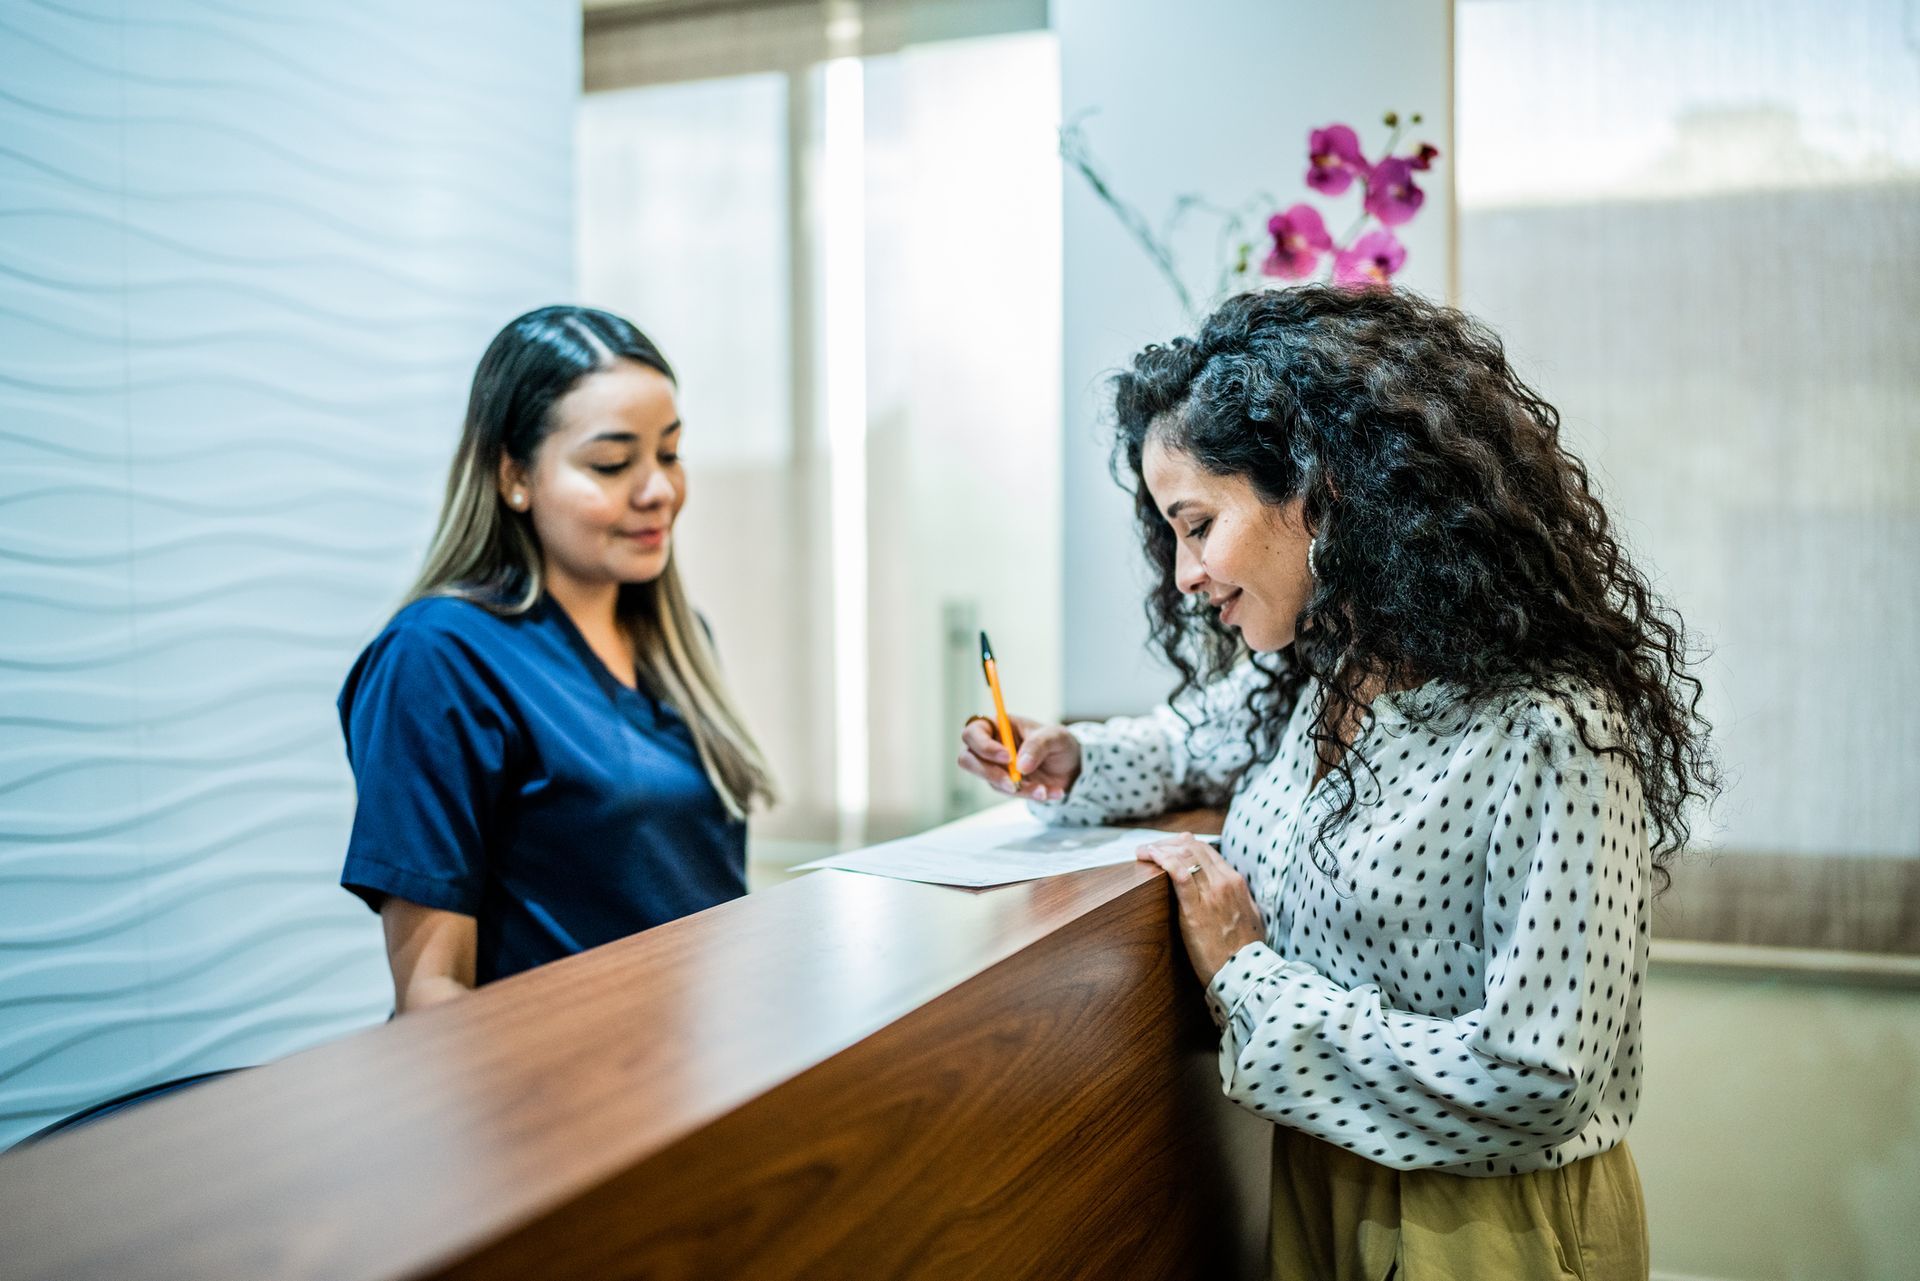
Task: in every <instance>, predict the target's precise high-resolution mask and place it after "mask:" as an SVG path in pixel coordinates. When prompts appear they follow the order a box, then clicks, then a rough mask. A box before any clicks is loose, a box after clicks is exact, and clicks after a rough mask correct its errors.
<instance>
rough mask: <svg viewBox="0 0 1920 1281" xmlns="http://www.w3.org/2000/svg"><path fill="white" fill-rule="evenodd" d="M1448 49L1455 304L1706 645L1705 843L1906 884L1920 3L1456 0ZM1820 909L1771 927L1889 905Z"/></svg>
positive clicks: (1858, 881)
mask: <svg viewBox="0 0 1920 1281" xmlns="http://www.w3.org/2000/svg"><path fill="white" fill-rule="evenodd" d="M1456 38H1457V59H1458V60H1457V74H1458V88H1457V92H1458V102H1457V111H1458V116H1457V121H1458V134H1457V137H1458V152H1459V155H1458V164H1459V198H1460V211H1459V212H1460V222H1459V226H1460V282H1461V302H1462V305H1464V306H1465V307H1467V308H1468V309H1469V310H1471V311H1473V312H1475V313H1477V314H1479V315H1480V316H1482V317H1483V318H1485V319H1486V320H1488V321H1489V322H1491V323H1492V324H1493V325H1494V326H1495V327H1496V328H1498V329H1499V330H1500V331H1501V332H1502V333H1503V334H1504V335H1505V336H1506V338H1507V340H1508V343H1509V346H1510V348H1511V350H1512V353H1513V355H1514V356H1515V358H1516V361H1517V363H1518V365H1519V367H1520V369H1521V371H1522V374H1523V376H1525V377H1527V378H1529V379H1530V380H1532V381H1533V382H1534V383H1535V384H1536V385H1537V386H1538V387H1540V388H1541V389H1542V390H1543V391H1544V393H1545V394H1546V396H1547V397H1548V399H1549V400H1551V401H1553V402H1554V403H1555V404H1557V405H1558V406H1559V407H1560V408H1561V410H1562V411H1563V412H1564V413H1565V415H1566V420H1567V429H1568V435H1569V437H1570V438H1571V440H1572V441H1573V443H1574V445H1575V447H1576V448H1577V449H1578V450H1579V451H1580V452H1581V453H1582V454H1583V455H1584V456H1585V457H1587V458H1588V459H1589V460H1591V461H1592V462H1593V463H1594V464H1596V466H1597V469H1598V472H1599V474H1600V476H1601V478H1602V480H1603V483H1604V484H1605V485H1606V488H1607V492H1608V496H1609V498H1610V501H1611V506H1612V509H1613V511H1614V512H1615V514H1616V516H1617V517H1618V519H1619V520H1620V523H1621V525H1622V527H1623V529H1624V530H1625V532H1626V534H1627V536H1628V538H1629V540H1630V541H1631V544H1632V546H1633V549H1634V551H1635V554H1636V556H1637V557H1638V558H1639V560H1640V562H1641V563H1642V565H1643V566H1645V567H1647V568H1648V569H1650V570H1651V571H1653V573H1654V574H1655V576H1656V578H1657V580H1658V581H1659V582H1660V583H1661V585H1662V586H1663V588H1664V589H1665V591H1666V593H1667V594H1668V596H1669V598H1670V599H1671V601H1672V602H1673V603H1674V604H1675V605H1676V606H1677V607H1678V608H1679V609H1680V611H1681V612H1682V613H1683V614H1684V616H1685V617H1686V619H1687V621H1688V623H1689V624H1690V626H1691V628H1692V629H1693V631H1694V633H1695V635H1696V637H1697V638H1698V639H1699V640H1700V641H1701V642H1702V643H1703V644H1704V645H1706V646H1709V647H1710V648H1711V654H1710V656H1708V657H1707V658H1706V659H1705V661H1704V663H1703V665H1702V668H1701V670H1702V673H1703V675H1704V678H1705V679H1706V681H1707V683H1708V701H1707V705H1708V710H1709V713H1710V715H1711V716H1712V719H1713V720H1714V722H1715V725H1716V729H1717V740H1718V743H1719V748H1720V751H1721V754H1722V756H1723V759H1724V761H1725V764H1726V766H1727V770H1728V774H1729V779H1730V783H1731V786H1730V788H1729V790H1728V792H1727V795H1726V797H1725V799H1724V801H1723V803H1722V804H1721V806H1720V807H1719V809H1718V811H1717V813H1716V814H1715V815H1714V819H1713V821H1712V822H1711V823H1702V824H1700V825H1699V828H1698V830H1699V832H1700V833H1701V834H1703V835H1705V836H1706V837H1708V841H1709V843H1711V844H1712V845H1714V846H1716V847H1717V848H1719V849H1721V850H1723V851H1725V852H1726V854H1727V855H1728V857H1727V858H1725V859H1722V860H1720V863H1721V864H1722V865H1726V866H1729V867H1731V868H1733V875H1735V876H1737V875H1738V874H1740V873H1741V870H1742V867H1744V868H1745V869H1746V870H1747V871H1751V870H1752V869H1754V868H1757V867H1760V866H1762V865H1763V863H1764V865H1765V866H1766V867H1768V868H1769V869H1771V870H1770V871H1769V873H1768V874H1769V876H1772V877H1774V878H1775V880H1776V883H1777V885H1778V886H1779V888H1780V889H1782V890H1783V891H1784V890H1786V889H1788V888H1790V887H1791V886H1793V885H1799V886H1802V887H1803V888H1810V887H1817V886H1818V885H1820V884H1821V883H1822V882H1821V881H1820V879H1819V877H1820V872H1819V870H1818V868H1817V867H1815V866H1814V865H1812V864H1808V863H1805V862H1801V863H1800V864H1799V868H1800V870H1799V871H1798V872H1795V873H1793V874H1791V875H1788V874H1786V873H1783V872H1782V871H1781V869H1782V868H1783V867H1787V866H1788V864H1787V863H1783V862H1782V861H1781V860H1790V861H1791V860H1811V859H1817V860H1822V861H1823V864H1824V866H1826V867H1827V868H1828V869H1829V870H1831V869H1833V868H1840V867H1846V868H1848V869H1851V870H1850V871H1849V872H1848V873H1847V877H1848V879H1849V884H1851V885H1852V886H1853V887H1854V889H1853V891H1852V894H1853V898H1854V899H1855V900H1863V899H1864V898H1871V897H1872V896H1873V895H1875V894H1883V893H1885V892H1887V891H1888V890H1889V889H1892V888H1897V887H1900V886H1906V885H1911V884H1912V875H1911V872H1910V870H1903V869H1910V867H1911V861H1912V860H1914V859H1916V858H1917V857H1920V804H1917V803H1916V793H1920V717H1917V716H1916V705H1920V412H1916V409H1915V404H1916V394H1917V393H1920V350H1917V348H1920V343H1916V340H1915V332H1914V325H1915V320H1916V302H1917V301H1920V16H1917V15H1916V9H1915V6H1914V5H1913V4H1911V3H1903V2H1902V0H1851V2H1850V3H1847V4H1833V3H1830V2H1828V0H1691V2H1690V3H1687V4H1672V3H1664V2H1659V0H1526V2H1522V3H1498V2H1493V0H1463V2H1462V3H1461V4H1460V5H1459V7H1458V11H1457V32H1456ZM1863 869H1864V870H1863ZM1782 876H1784V877H1785V879H1784V880H1782V879H1779V878H1780V877H1782ZM1727 879H1728V878H1727V877H1726V876H1723V877H1722V880H1723V881H1726V880H1727ZM1831 882H1832V875H1828V876H1827V884H1828V886H1829V888H1831ZM1728 883H1731V882H1730V881H1729V882H1728ZM1708 892H1709V891H1707V890H1702V891H1701V892H1700V893H1701V894H1706V893H1708ZM1813 897H1814V901H1803V902H1801V903H1799V904H1797V905H1788V906H1786V907H1785V908H1784V909H1783V910H1781V912H1780V915H1781V917H1782V919H1786V918H1787V917H1789V916H1791V915H1793V914H1794V913H1796V912H1797V913H1799V914H1800V915H1801V916H1802V917H1804V916H1805V914H1806V913H1808V912H1819V911H1828V912H1839V913H1842V914H1843V915H1844V914H1846V913H1853V914H1855V916H1856V919H1857V921H1858V922H1864V921H1865V919H1866V917H1867V916H1873V915H1875V913H1876V911H1877V909H1876V908H1875V906H1874V905H1873V904H1871V903H1868V902H1865V901H1854V902H1852V903H1851V904H1849V903H1846V902H1840V901H1837V900H1834V899H1833V898H1832V896H1830V895H1829V896H1826V897H1822V896H1821V895H1818V894H1816V895H1814V896H1813ZM1842 897H1844V896H1842ZM1687 906H1688V908H1689V910H1691V911H1694V913H1695V915H1696V916H1698V915H1699V914H1700V912H1701V911H1704V910H1706V907H1707V906H1709V905H1703V904H1701V903H1699V902H1695V903H1693V904H1689V905H1687ZM1750 906H1751V905H1750ZM1881 906H1884V905H1881ZM1708 914H1709V915H1710V914H1711V913H1710V912H1709V913H1708ZM1876 919H1878V920H1880V921H1881V924H1882V925H1885V924H1886V923H1887V919H1888V918H1887V914H1886V913H1885V912H1884V911H1879V912H1878V915H1877V917H1876ZM1803 923H1804V922H1803ZM1833 926H1834V923H1833V922H1828V923H1827V926H1826V927H1822V929H1821V930H1820V931H1818V932H1817V933H1818V937H1819V939H1820V941H1823V942H1826V943H1829V944H1838V945H1842V946H1847V945H1855V946H1875V947H1881V946H1889V947H1896V948H1903V949H1909V950H1910V949H1912V948H1913V947H1914V940H1913V933H1914V930H1913V926H1912V923H1911V922H1907V923H1906V924H1905V925H1904V926H1896V927H1894V928H1893V930H1892V933H1891V934H1889V933H1888V932H1887V930H1885V929H1880V930H1879V933H1878V936H1877V937H1876V938H1873V939H1867V938H1865V937H1864V936H1863V935H1862V934H1861V932H1860V930H1858V929H1855V930H1853V931H1852V934H1851V935H1850V934H1849V928H1847V927H1845V922H1841V923H1840V927H1837V928H1829V927H1833ZM1869 932H1872V931H1869ZM1762 933H1763V934H1764V933H1765V932H1764V931H1762ZM1739 935H1740V932H1739V931H1738V930H1735V931H1734V932H1733V935H1732V936H1736V937H1737V936H1739ZM1902 940H1904V942H1902ZM1749 941H1756V942H1778V941H1788V940H1785V939H1782V938H1768V937H1751V936H1750V937H1749Z"/></svg>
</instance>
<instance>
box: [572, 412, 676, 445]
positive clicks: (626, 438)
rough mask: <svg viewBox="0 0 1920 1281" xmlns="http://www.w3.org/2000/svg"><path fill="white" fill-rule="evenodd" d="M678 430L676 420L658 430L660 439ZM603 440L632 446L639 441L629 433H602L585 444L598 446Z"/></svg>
mask: <svg viewBox="0 0 1920 1281" xmlns="http://www.w3.org/2000/svg"><path fill="white" fill-rule="evenodd" d="M679 430H680V420H679V419H678V418H676V419H674V420H673V421H672V422H670V423H668V424H667V425H666V426H665V427H663V428H661V429H660V436H661V438H662V439H665V438H666V437H668V436H671V435H673V433H675V432H677V431H679ZM603 440H610V441H613V442H615V443H617V444H622V445H632V444H637V443H638V442H639V440H640V437H639V436H638V435H636V434H634V433H633V432H630V431H603V432H600V433H598V434H597V435H593V436H589V437H587V440H586V443H587V444H589V445H593V444H598V443H599V442H600V441H603Z"/></svg>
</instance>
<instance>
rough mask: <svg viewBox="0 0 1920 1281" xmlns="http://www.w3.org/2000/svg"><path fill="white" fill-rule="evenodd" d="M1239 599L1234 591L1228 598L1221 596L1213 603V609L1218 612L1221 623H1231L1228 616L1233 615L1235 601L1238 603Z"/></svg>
mask: <svg viewBox="0 0 1920 1281" xmlns="http://www.w3.org/2000/svg"><path fill="white" fill-rule="evenodd" d="M1239 599H1240V593H1239V592H1238V591H1236V592H1234V593H1233V594H1232V595H1230V596H1222V597H1221V598H1220V599H1219V600H1217V601H1215V602H1214V603H1213V607H1214V608H1215V609H1217V610H1219V611H1220V621H1221V622H1223V623H1231V622H1232V621H1233V619H1232V618H1231V617H1230V615H1231V614H1232V613H1233V607H1234V604H1235V603H1236V602H1237V601H1239Z"/></svg>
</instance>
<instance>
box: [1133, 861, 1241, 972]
mask: <svg viewBox="0 0 1920 1281" xmlns="http://www.w3.org/2000/svg"><path fill="white" fill-rule="evenodd" d="M1134 857H1135V858H1137V859H1139V860H1140V861H1141V862H1142V863H1158V864H1159V865H1160V866H1161V867H1162V868H1163V869H1165V871H1166V873H1167V878H1168V879H1169V880H1171V881H1172V882H1173V890H1174V893H1175V894H1176V895H1177V896H1178V897H1179V900H1180V937H1181V938H1183V939H1185V940H1186V943H1187V959H1189V960H1190V961H1192V962H1193V972H1194V973H1195V974H1198V975H1199V976H1200V981H1201V982H1202V983H1211V982H1213V976H1214V975H1216V974H1218V973H1219V972H1220V967H1221V966H1223V965H1225V964H1226V963H1227V962H1228V961H1229V960H1231V959H1232V957H1233V954H1234V953H1235V952H1238V951H1239V950H1240V949H1241V948H1243V947H1245V946H1246V945H1247V944H1249V943H1260V942H1264V941H1265V939H1266V937H1267V932H1266V928H1265V927H1264V926H1263V925H1262V924H1261V922H1260V909H1259V908H1258V907H1257V906H1255V904H1254V901H1253V891H1252V890H1249V889H1248V888H1247V880H1246V878H1245V877H1243V876H1241V875H1240V873H1238V872H1236V871H1234V870H1233V868H1232V867H1231V866H1229V865H1228V863H1227V861H1226V860H1225V859H1223V858H1221V857H1220V851H1218V850H1216V849H1214V848H1213V846H1211V845H1208V844H1207V843H1206V842H1205V841H1199V840H1195V839H1194V838H1193V836H1192V835H1190V834H1189V835H1185V836H1175V837H1170V838H1168V839H1167V840H1164V841H1155V842H1154V843H1153V844H1151V845H1142V846H1141V847H1140V849H1139V851H1138V852H1137V853H1135V855H1134Z"/></svg>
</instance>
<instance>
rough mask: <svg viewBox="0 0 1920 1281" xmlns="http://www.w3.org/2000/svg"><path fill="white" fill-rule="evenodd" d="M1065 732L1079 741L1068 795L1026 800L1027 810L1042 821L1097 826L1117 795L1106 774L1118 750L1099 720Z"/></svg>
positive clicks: (1108, 813) (1110, 810)
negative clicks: (1077, 766)
mask: <svg viewBox="0 0 1920 1281" xmlns="http://www.w3.org/2000/svg"><path fill="white" fill-rule="evenodd" d="M1067 733H1069V734H1071V735H1073V737H1074V739H1075V741H1077V742H1078V743H1079V744H1080V774H1079V777H1077V778H1075V779H1074V780H1073V786H1072V787H1069V788H1068V789H1067V794H1066V795H1065V796H1063V797H1061V798H1060V799H1059V800H1057V801H1028V802H1027V812H1028V813H1029V814H1031V815H1033V817H1035V818H1037V819H1039V820H1040V821H1041V822H1042V823H1053V824H1060V825H1063V826H1067V827H1098V826H1099V825H1100V824H1102V823H1105V822H1106V821H1107V820H1108V819H1109V818H1111V817H1113V813H1114V810H1115V808H1116V805H1115V801H1116V799H1117V798H1116V797H1114V796H1112V795H1110V793H1111V791H1112V789H1111V788H1109V787H1108V786H1107V785H1106V778H1105V775H1106V774H1107V773H1109V772H1110V768H1109V766H1110V762H1111V760H1112V758H1113V756H1114V755H1115V754H1116V752H1117V750H1118V749H1117V747H1116V746H1115V744H1114V743H1113V742H1112V735H1113V732H1112V730H1111V729H1110V728H1109V727H1108V726H1107V725H1105V724H1103V723H1101V722H1099V721H1085V722H1082V723H1081V724H1078V725H1069V726H1067Z"/></svg>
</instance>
